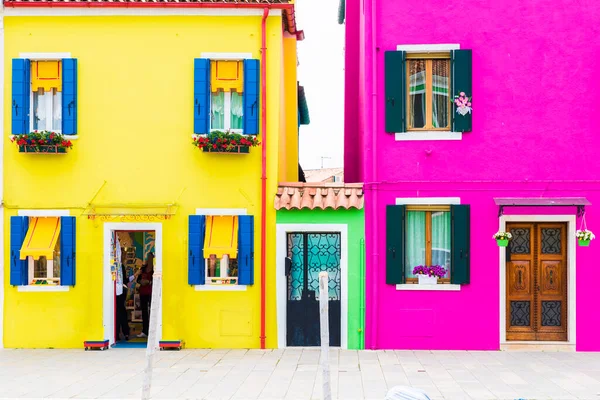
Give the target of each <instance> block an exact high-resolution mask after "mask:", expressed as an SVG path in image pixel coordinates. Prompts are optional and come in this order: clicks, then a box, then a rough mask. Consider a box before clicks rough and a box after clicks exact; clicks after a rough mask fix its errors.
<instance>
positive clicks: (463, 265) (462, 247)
mask: <svg viewBox="0 0 600 400" xmlns="http://www.w3.org/2000/svg"><path fill="white" fill-rule="evenodd" d="M450 213H451V215H452V274H451V276H450V281H451V283H455V284H467V283H470V281H471V265H470V251H471V207H470V206H469V205H452V206H450Z"/></svg>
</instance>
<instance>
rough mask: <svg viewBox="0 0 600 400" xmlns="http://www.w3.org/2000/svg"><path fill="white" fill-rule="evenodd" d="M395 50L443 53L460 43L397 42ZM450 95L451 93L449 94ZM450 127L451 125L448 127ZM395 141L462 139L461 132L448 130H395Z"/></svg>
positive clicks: (455, 47) (458, 48)
mask: <svg viewBox="0 0 600 400" xmlns="http://www.w3.org/2000/svg"><path fill="white" fill-rule="evenodd" d="M396 50H397V51H405V52H406V53H408V54H410V53H432V54H436V53H445V52H448V51H451V50H460V44H399V45H397V46H396ZM450 95H451V96H452V93H451V94H450ZM450 129H452V126H451V127H450ZM395 138H396V141H397V142H404V141H415V140H462V132H452V131H451V130H450V131H409V130H407V131H406V132H396V134H395Z"/></svg>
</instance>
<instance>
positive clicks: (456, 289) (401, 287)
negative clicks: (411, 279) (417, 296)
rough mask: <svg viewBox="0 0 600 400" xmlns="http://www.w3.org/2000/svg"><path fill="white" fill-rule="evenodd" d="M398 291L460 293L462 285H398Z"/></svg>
mask: <svg viewBox="0 0 600 400" xmlns="http://www.w3.org/2000/svg"><path fill="white" fill-rule="evenodd" d="M396 290H400V291H403V290H415V291H421V292H428V291H431V292H434V291H442V292H459V291H460V285H454V284H443V283H442V284H438V285H419V284H410V283H408V284H406V283H405V284H400V285H396Z"/></svg>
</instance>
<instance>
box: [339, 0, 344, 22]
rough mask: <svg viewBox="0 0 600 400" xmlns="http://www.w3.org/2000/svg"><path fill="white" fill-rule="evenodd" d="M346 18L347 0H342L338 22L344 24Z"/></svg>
mask: <svg viewBox="0 0 600 400" xmlns="http://www.w3.org/2000/svg"><path fill="white" fill-rule="evenodd" d="M345 20H346V0H340V3H339V4H338V24H340V25H344V22H345Z"/></svg>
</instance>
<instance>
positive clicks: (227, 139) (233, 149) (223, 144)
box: [192, 131, 260, 154]
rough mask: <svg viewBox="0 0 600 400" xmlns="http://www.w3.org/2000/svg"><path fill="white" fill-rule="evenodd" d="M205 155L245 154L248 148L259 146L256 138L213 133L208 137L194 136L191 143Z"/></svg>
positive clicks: (227, 133) (235, 134)
mask: <svg viewBox="0 0 600 400" xmlns="http://www.w3.org/2000/svg"><path fill="white" fill-rule="evenodd" d="M192 144H193V145H194V146H195V147H197V148H199V149H201V150H202V151H203V152H205V153H237V154H247V153H249V152H250V147H255V146H258V145H259V144H260V142H259V141H258V139H257V138H256V136H251V135H240V134H238V133H231V132H222V131H214V132H211V133H209V134H208V135H201V136H195V137H194V141H193V143H192Z"/></svg>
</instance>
